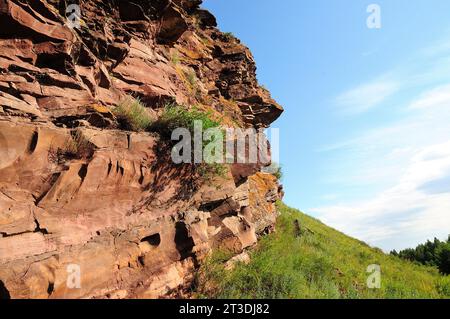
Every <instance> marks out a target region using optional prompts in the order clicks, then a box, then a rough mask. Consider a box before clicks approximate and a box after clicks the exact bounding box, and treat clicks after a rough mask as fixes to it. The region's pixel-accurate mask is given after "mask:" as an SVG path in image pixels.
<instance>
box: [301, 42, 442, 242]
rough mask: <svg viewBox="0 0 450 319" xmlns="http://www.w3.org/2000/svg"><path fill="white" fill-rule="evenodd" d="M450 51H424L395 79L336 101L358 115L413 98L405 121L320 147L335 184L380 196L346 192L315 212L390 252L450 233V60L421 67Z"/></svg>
mask: <svg viewBox="0 0 450 319" xmlns="http://www.w3.org/2000/svg"><path fill="white" fill-rule="evenodd" d="M449 49H450V46H448V45H436V46H435V47H433V48H430V49H428V50H427V49H424V50H423V52H422V55H420V56H419V55H418V56H415V57H413V58H411V59H409V60H408V65H401V66H399V67H398V69H397V70H395V71H391V72H390V76H389V80H387V78H386V77H384V81H381V80H376V81H372V82H370V83H368V84H365V85H361V86H359V87H357V88H354V89H352V90H349V91H348V92H345V93H343V94H342V95H340V96H339V97H338V98H337V99H336V101H337V105H338V106H339V107H340V110H341V111H342V112H344V113H346V114H357V113H361V112H365V111H368V110H371V109H373V108H375V107H377V106H384V105H385V103H384V102H386V100H387V99H388V98H389V97H390V96H392V95H393V94H396V93H397V92H399V93H400V94H403V96H408V95H409V96H410V100H409V101H408V100H405V98H403V101H404V102H403V104H404V105H398V110H399V112H400V114H401V115H402V116H401V118H400V119H397V120H395V121H389V122H390V123H389V124H385V125H382V126H379V127H376V128H373V129H370V130H367V131H365V132H360V134H357V135H355V136H354V137H353V138H350V139H348V140H345V141H340V142H337V143H334V144H331V145H328V146H322V147H321V148H320V149H319V151H320V152H325V153H328V154H327V155H326V156H328V157H330V158H333V159H334V160H333V168H331V169H330V172H331V176H329V177H328V178H327V183H328V184H329V185H336V187H338V186H340V187H342V188H345V187H353V188H355V187H356V188H358V187H360V188H362V189H364V188H366V187H370V186H374V185H375V186H377V187H376V189H377V191H374V192H372V194H371V197H370V198H364V199H359V200H355V199H354V198H357V197H358V196H357V195H356V196H348V194H345V195H347V196H339V197H337V199H336V200H334V201H332V203H330V204H326V205H322V206H320V207H315V208H311V209H310V210H309V211H310V212H312V213H313V214H314V215H316V216H318V217H319V218H320V219H322V220H323V221H324V222H325V223H328V224H330V225H331V226H333V227H335V228H337V229H340V230H342V231H344V232H346V233H348V234H349V235H352V236H355V237H357V238H360V239H362V240H364V241H367V242H368V243H370V244H372V245H375V246H379V247H381V248H383V249H385V250H390V249H394V248H395V249H402V248H406V247H408V246H414V245H415V244H417V243H419V242H423V241H424V240H426V239H430V238H432V237H433V236H438V237H446V236H447V235H448V234H449V233H450V125H449V123H450V82H449V81H450V63H448V62H450V60H448V59H446V58H439V57H437V58H436V59H435V60H433V61H434V62H433V63H432V64H428V63H423V68H418V67H417V65H418V64H419V65H420V62H421V61H422V60H423V59H424V58H425V57H429V56H430V55H433V56H435V55H438V54H440V53H442V52H447V51H448V50H449ZM421 59H422V60H421ZM412 62H414V63H412ZM409 65H410V66H409ZM446 72H447V73H446ZM417 92H419V93H417ZM405 93H406V94H405ZM345 198H347V200H346V199H345ZM349 198H350V199H349Z"/></svg>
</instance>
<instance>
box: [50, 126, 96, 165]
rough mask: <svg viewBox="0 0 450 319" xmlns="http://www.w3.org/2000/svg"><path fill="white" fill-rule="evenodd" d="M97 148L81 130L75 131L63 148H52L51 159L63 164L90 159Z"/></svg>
mask: <svg viewBox="0 0 450 319" xmlns="http://www.w3.org/2000/svg"><path fill="white" fill-rule="evenodd" d="M94 151H95V146H94V145H93V144H92V143H91V142H90V141H89V140H88V139H87V138H86V137H85V136H84V135H83V133H82V132H81V131H80V130H74V131H72V132H71V134H70V136H69V137H67V139H66V141H65V142H64V145H63V146H62V147H57V148H55V147H53V146H51V147H50V151H49V159H50V161H52V162H56V163H58V164H62V163H64V162H65V161H67V160H73V159H90V158H92V156H93V155H94Z"/></svg>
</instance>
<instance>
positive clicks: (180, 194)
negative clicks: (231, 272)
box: [0, 0, 282, 298]
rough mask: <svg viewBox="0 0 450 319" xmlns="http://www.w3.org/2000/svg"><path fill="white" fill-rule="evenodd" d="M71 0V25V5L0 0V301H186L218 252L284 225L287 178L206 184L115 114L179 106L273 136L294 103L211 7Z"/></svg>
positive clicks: (241, 171) (237, 176) (243, 175)
mask: <svg viewBox="0 0 450 319" xmlns="http://www.w3.org/2000/svg"><path fill="white" fill-rule="evenodd" d="M75 2H76V3H77V4H78V5H79V6H80V9H81V17H82V19H81V20H80V28H75V29H73V28H70V27H69V25H68V24H67V18H66V2H65V1H54V0H47V1H44V0H42V1H19V0H0V295H1V297H11V298H157V297H165V296H166V297H167V296H176V295H182V294H183V291H184V290H185V289H188V288H189V285H190V283H191V282H192V280H193V278H194V277H195V271H196V269H198V267H199V265H200V264H201V262H202V261H203V260H204V258H206V256H207V255H208V254H209V253H210V252H211V251H212V250H214V249H226V250H229V251H232V252H233V253H234V254H236V255H238V254H241V253H242V252H244V250H246V249H247V248H249V247H251V246H253V245H254V244H255V243H256V242H257V236H258V235H259V234H263V233H265V232H267V231H269V230H270V229H271V228H272V227H273V224H274V221H275V218H276V214H277V213H276V209H275V207H274V204H273V203H274V202H275V201H276V199H277V198H278V196H279V192H278V190H279V185H278V182H277V181H276V179H275V178H274V177H273V176H272V175H269V174H264V173H256V172H257V171H259V169H260V167H259V166H258V165H257V166H256V167H255V166H254V165H253V166H251V167H250V166H249V167H245V166H242V165H240V166H239V167H237V168H236V167H235V169H234V170H233V169H231V170H230V172H229V173H228V175H226V176H223V177H217V178H215V179H214V180H213V181H212V182H210V183H207V184H204V185H197V186H195V187H194V186H193V183H192V172H191V171H190V170H189V169H188V168H186V167H183V166H175V165H173V164H171V162H170V161H168V160H167V156H169V155H170V154H166V153H164V152H163V150H162V149H161V148H160V143H159V142H160V137H159V136H158V134H155V133H136V132H129V131H123V130H120V129H119V124H118V123H117V120H116V118H115V116H114V115H113V113H112V112H111V110H112V109H113V108H114V107H115V105H116V104H117V103H118V101H120V100H121V99H123V98H124V97H125V96H126V95H129V94H131V95H133V96H136V97H139V98H140V100H141V101H142V102H143V103H144V104H145V105H146V106H147V107H148V109H149V110H151V111H152V112H154V114H155V116H157V115H158V114H159V113H160V111H161V109H162V108H163V107H164V106H165V104H166V103H170V102H177V103H179V104H182V105H198V106H199V107H200V108H201V109H205V110H209V111H211V112H215V113H217V114H221V115H222V116H223V121H224V124H232V125H234V126H236V125H237V126H240V127H255V128H265V127H268V125H269V124H270V123H271V122H273V121H274V120H275V119H276V118H277V117H278V116H280V115H281V113H282V108H281V107H280V106H279V105H278V104H277V103H276V102H275V101H274V100H273V99H272V98H271V97H270V95H269V93H268V92H267V91H266V90H265V89H263V88H261V87H260V86H259V85H258V83H257V80H256V75H255V71H256V67H255V63H254V61H253V58H252V55H251V53H250V52H249V50H248V49H247V48H246V47H245V46H243V45H242V44H241V43H240V42H239V40H237V39H235V38H234V37H232V36H230V35H226V34H223V33H221V32H220V31H219V30H218V29H217V28H216V21H215V18H214V17H213V16H212V15H211V14H210V13H209V12H207V11H205V10H203V9H200V8H199V5H200V3H201V1H184V0H173V1H170V0H155V1H147V0H145V1H144V0H142V1H141V0H134V1H100V0H80V1H75ZM74 141H75V143H76V147H77V151H76V152H73V151H72V150H71V148H73V143H74ZM233 172H235V173H234V175H233ZM236 172H238V173H236ZM255 173H256V175H254V174H255ZM77 276H78V277H77ZM77 278H79V282H77V280H78V279H77ZM71 280H73V282H72V283H73V285H70V284H69V283H70V281H71Z"/></svg>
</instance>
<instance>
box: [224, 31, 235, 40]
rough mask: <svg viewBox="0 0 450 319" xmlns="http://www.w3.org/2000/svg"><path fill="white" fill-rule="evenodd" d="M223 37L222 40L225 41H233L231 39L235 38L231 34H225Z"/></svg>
mask: <svg viewBox="0 0 450 319" xmlns="http://www.w3.org/2000/svg"><path fill="white" fill-rule="evenodd" d="M223 36H224V38H225V39H226V40H227V41H231V40H233V39H235V38H236V37H235V36H234V34H233V32H225V33H224V34H223Z"/></svg>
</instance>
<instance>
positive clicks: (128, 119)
mask: <svg viewBox="0 0 450 319" xmlns="http://www.w3.org/2000/svg"><path fill="white" fill-rule="evenodd" d="M113 113H114V115H115V116H116V117H117V121H118V122H119V125H120V128H121V129H124V130H129V131H136V132H140V131H146V130H147V129H148V128H149V127H150V125H151V124H152V119H151V117H150V114H149V112H148V110H147V108H146V107H145V105H144V104H143V103H142V102H141V100H139V99H138V98H133V97H131V96H127V97H125V98H124V99H122V100H121V101H120V102H119V103H118V104H117V106H116V107H115V108H114V109H113Z"/></svg>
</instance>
